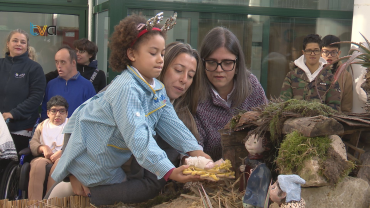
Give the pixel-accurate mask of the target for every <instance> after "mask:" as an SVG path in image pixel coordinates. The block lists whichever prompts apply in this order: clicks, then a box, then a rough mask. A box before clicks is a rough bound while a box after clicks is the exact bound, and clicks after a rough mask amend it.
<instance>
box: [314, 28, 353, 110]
mask: <svg viewBox="0 0 370 208" xmlns="http://www.w3.org/2000/svg"><path fill="white" fill-rule="evenodd" d="M336 42H340V39H339V38H338V37H337V36H334V35H327V36H325V37H324V38H323V39H322V55H321V57H323V58H324V59H325V60H326V61H327V62H328V64H331V63H333V62H335V61H336V60H338V59H339V56H340V53H341V51H340V44H334V45H331V44H332V43H336ZM339 66H340V62H337V63H335V64H333V66H332V67H331V72H332V73H333V74H335V73H336V72H337V69H338V68H339ZM338 83H339V87H340V95H341V103H340V106H341V111H342V112H345V113H350V112H352V102H353V89H352V88H353V81H352V74H351V73H350V72H349V71H348V70H345V71H343V72H342V73H341V74H340V76H339V78H338Z"/></svg>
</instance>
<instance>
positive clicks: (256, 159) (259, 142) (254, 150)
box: [239, 134, 270, 191]
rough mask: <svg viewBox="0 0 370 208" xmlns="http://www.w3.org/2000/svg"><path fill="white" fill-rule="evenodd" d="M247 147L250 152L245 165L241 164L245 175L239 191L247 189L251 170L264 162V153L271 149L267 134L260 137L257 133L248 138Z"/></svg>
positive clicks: (241, 180) (244, 162)
mask: <svg viewBox="0 0 370 208" xmlns="http://www.w3.org/2000/svg"><path fill="white" fill-rule="evenodd" d="M245 148H246V149H247V151H248V153H249V154H248V156H247V157H246V158H245V159H244V161H243V165H241V166H240V171H241V172H242V174H243V177H242V178H241V179H240V187H239V191H243V190H244V189H245V187H246V186H247V181H248V178H249V176H250V174H251V171H252V170H253V169H254V168H256V167H257V166H258V165H260V164H262V163H264V161H263V159H264V154H263V153H264V152H265V151H268V150H269V149H270V148H269V141H268V140H267V138H266V135H265V136H264V137H258V136H257V135H256V134H252V135H250V136H249V137H248V138H247V139H246V141H245Z"/></svg>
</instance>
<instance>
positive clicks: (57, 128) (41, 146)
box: [28, 95, 68, 200]
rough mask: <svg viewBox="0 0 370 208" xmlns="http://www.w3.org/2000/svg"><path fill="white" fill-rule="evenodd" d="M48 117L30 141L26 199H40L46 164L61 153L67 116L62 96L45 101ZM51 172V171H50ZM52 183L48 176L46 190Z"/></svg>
mask: <svg viewBox="0 0 370 208" xmlns="http://www.w3.org/2000/svg"><path fill="white" fill-rule="evenodd" d="M47 115H48V117H49V118H48V119H46V120H44V121H43V122H41V123H40V124H39V125H38V126H37V128H36V130H35V133H34V135H33V137H32V140H31V141H30V149H31V152H32V155H33V156H40V155H41V154H43V155H44V157H37V158H35V159H33V160H32V161H31V171H30V179H29V184H28V199H30V200H42V194H43V186H44V180H45V172H46V169H45V167H46V165H47V164H54V165H53V167H52V169H54V168H55V167H54V166H55V164H57V163H56V161H57V160H58V159H59V158H60V156H61V155H62V150H61V149H62V146H63V140H64V134H63V133H62V132H63V129H64V126H65V125H66V123H67V121H68V118H67V115H68V103H67V101H66V100H65V99H64V98H63V97H62V96H58V95H57V96H54V97H52V98H51V99H50V100H49V101H48V102H47ZM50 173H52V171H50ZM53 184H54V180H53V179H52V178H51V177H50V175H49V178H48V183H47V190H49V189H50V187H51V186H52V185H53Z"/></svg>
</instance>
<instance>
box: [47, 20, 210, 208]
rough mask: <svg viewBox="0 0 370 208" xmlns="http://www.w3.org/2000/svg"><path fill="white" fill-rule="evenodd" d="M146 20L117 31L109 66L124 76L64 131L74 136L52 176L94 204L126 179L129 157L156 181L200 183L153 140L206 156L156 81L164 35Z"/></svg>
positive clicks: (128, 23)
mask: <svg viewBox="0 0 370 208" xmlns="http://www.w3.org/2000/svg"><path fill="white" fill-rule="evenodd" d="M145 22H146V20H145V19H144V18H143V17H141V16H137V15H131V16H129V17H126V18H125V19H124V20H122V21H121V22H120V23H119V25H117V26H116V27H115V31H114V33H113V35H112V38H111V41H110V48H111V51H112V53H111V57H110V64H111V67H112V68H113V69H114V70H116V71H122V74H121V75H119V76H117V77H116V78H115V80H114V81H113V82H112V84H111V85H110V86H109V87H108V88H107V90H106V91H104V92H102V93H99V94H97V95H96V96H94V97H93V98H91V99H90V100H88V101H86V102H85V103H84V104H82V105H81V106H80V107H79V108H78V109H76V111H75V112H74V114H73V115H72V117H71V118H70V121H69V123H68V125H67V126H66V127H65V131H64V133H72V135H71V137H70V140H69V142H68V145H67V146H66V148H65V150H64V153H63V156H62V157H61V158H60V161H59V163H58V165H57V167H56V169H55V171H54V173H53V174H52V177H53V178H54V180H55V181H56V182H59V181H61V180H63V179H64V177H66V176H67V175H69V174H72V175H73V176H74V177H76V178H77V179H78V181H80V182H81V183H82V184H83V185H84V186H87V187H89V188H90V191H91V201H92V203H94V196H95V195H94V187H96V186H99V185H111V184H120V183H124V182H125V181H126V180H127V178H126V173H125V172H124V171H123V170H122V168H121V165H123V164H124V163H125V162H127V160H129V158H130V157H131V155H134V157H135V159H136V160H137V162H138V163H139V164H140V165H141V166H142V167H144V168H145V169H147V170H149V171H150V172H152V173H154V174H155V175H156V176H157V178H158V179H160V178H163V177H164V178H165V179H173V180H176V181H179V182H187V181H194V180H197V179H199V177H195V176H190V177H189V176H186V175H183V174H182V171H183V170H184V169H185V168H187V166H181V167H179V168H175V167H174V165H173V164H172V163H171V162H170V161H169V159H168V158H167V155H166V153H165V152H164V151H163V150H162V149H160V148H159V147H158V145H157V143H156V141H155V140H154V138H153V136H154V135H156V134H158V135H159V136H161V137H162V138H163V139H164V140H165V141H166V142H167V143H169V144H170V145H171V146H172V147H174V148H175V149H177V150H179V151H180V152H183V153H187V154H189V155H190V156H205V157H207V158H210V157H209V156H208V155H207V154H205V153H204V152H203V151H201V150H200V149H201V148H200V147H199V145H198V143H197V141H196V139H195V138H194V136H193V135H192V134H191V133H190V131H189V130H188V129H187V128H186V126H185V125H184V124H183V123H182V122H181V121H180V120H179V119H178V117H177V115H176V112H175V111H174V109H173V107H172V104H171V103H170V102H169V99H168V97H167V95H166V91H165V90H164V87H163V84H162V83H161V82H159V81H158V80H156V79H155V77H158V76H159V74H160V72H161V70H162V67H163V54H164V49H165V40H164V35H165V31H163V30H161V29H159V28H157V27H153V28H151V26H150V25H145ZM166 28H167V27H166ZM128 185H129V184H128ZM132 188H133V191H135V190H134V188H135V187H132ZM113 194H119V193H114V192H112V195H113ZM140 194H145V193H140ZM118 197H119V196H118Z"/></svg>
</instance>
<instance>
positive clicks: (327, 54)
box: [322, 50, 338, 57]
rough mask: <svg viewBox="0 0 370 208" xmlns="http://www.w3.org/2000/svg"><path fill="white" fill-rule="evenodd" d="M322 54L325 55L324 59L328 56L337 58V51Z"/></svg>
mask: <svg viewBox="0 0 370 208" xmlns="http://www.w3.org/2000/svg"><path fill="white" fill-rule="evenodd" d="M322 54H325V56H326V57H328V56H329V55H331V56H337V55H338V51H326V50H325V51H322Z"/></svg>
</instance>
